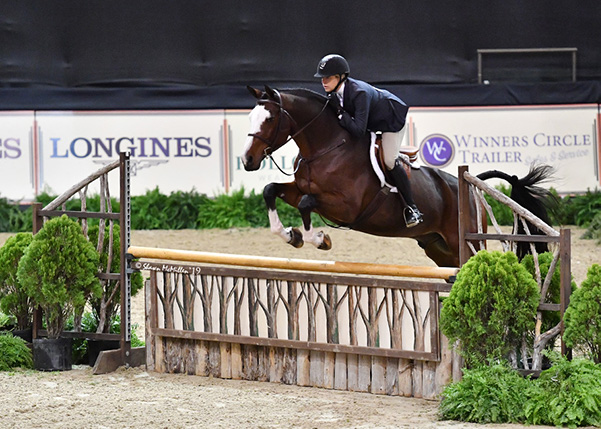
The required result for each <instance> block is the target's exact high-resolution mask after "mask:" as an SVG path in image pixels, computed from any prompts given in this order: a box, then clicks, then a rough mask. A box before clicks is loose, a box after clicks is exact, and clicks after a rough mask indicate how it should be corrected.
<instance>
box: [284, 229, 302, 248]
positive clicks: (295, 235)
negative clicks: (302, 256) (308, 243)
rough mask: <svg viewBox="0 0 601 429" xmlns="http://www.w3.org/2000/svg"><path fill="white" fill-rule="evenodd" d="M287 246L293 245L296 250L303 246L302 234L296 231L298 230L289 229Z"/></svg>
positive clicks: (298, 230)
mask: <svg viewBox="0 0 601 429" xmlns="http://www.w3.org/2000/svg"><path fill="white" fill-rule="evenodd" d="M288 244H291V245H293V246H294V247H296V248H297V249H300V248H301V247H303V244H305V242H304V241H303V234H302V232H300V229H298V228H291V229H290V240H289V241H288Z"/></svg>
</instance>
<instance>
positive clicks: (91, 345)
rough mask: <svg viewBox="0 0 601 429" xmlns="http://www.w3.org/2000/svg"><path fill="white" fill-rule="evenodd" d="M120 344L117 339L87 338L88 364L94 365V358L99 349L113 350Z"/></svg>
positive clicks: (96, 357) (96, 356)
mask: <svg viewBox="0 0 601 429" xmlns="http://www.w3.org/2000/svg"><path fill="white" fill-rule="evenodd" d="M120 346H121V342H120V341H119V340H88V364H89V365H90V366H94V365H96V359H98V355H99V354H100V352H101V351H104V350H115V349H118V348H119V347H120Z"/></svg>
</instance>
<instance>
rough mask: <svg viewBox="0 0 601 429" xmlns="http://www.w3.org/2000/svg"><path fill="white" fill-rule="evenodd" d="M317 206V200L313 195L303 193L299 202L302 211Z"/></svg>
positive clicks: (310, 209)
mask: <svg viewBox="0 0 601 429" xmlns="http://www.w3.org/2000/svg"><path fill="white" fill-rule="evenodd" d="M315 207H317V200H316V199H315V197H314V196H313V195H303V196H302V197H301V199H300V201H299V203H298V210H299V211H300V212H301V213H306V212H311V211H312V210H313V209H314V208H315Z"/></svg>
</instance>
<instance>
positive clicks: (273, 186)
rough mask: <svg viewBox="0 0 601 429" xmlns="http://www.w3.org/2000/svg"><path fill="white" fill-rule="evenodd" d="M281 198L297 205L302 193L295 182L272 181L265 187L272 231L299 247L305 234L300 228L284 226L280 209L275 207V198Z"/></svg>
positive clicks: (264, 196) (289, 203)
mask: <svg viewBox="0 0 601 429" xmlns="http://www.w3.org/2000/svg"><path fill="white" fill-rule="evenodd" d="M278 197H279V198H281V199H282V200H283V201H284V202H285V203H286V204H288V205H291V206H292V207H297V208H298V204H299V202H300V200H301V197H302V194H301V193H300V191H299V190H298V188H297V187H296V183H295V182H290V183H270V184H269V185H267V186H265V188H264V189H263V199H264V200H265V204H266V205H267V214H268V216H269V227H270V228H271V232H273V233H274V234H276V235H277V236H279V237H281V238H282V239H283V240H284V241H285V242H286V243H288V244H291V245H292V246H294V247H296V248H299V247H302V246H303V243H304V242H303V234H302V233H301V232H300V230H299V229H298V228H292V227H288V228H284V225H283V224H282V222H281V221H280V217H279V216H278V211H277V209H276V207H275V199H276V198H278Z"/></svg>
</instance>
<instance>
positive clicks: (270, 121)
mask: <svg viewBox="0 0 601 429" xmlns="http://www.w3.org/2000/svg"><path fill="white" fill-rule="evenodd" d="M247 88H248V90H249V91H250V93H251V94H252V95H253V96H255V98H257V105H256V106H255V108H254V109H253V110H252V111H251V112H250V115H249V119H250V132H249V133H248V137H247V138H246V146H245V148H244V154H243V155H242V163H243V164H244V168H245V169H246V171H254V170H258V169H259V167H260V166H261V162H262V161H263V159H264V158H265V156H267V155H269V154H271V153H272V152H274V151H276V150H277V149H279V148H280V147H282V146H283V145H284V144H285V143H286V142H287V141H288V136H289V135H290V132H291V127H292V122H293V121H292V118H291V117H290V115H289V114H288V112H287V111H286V110H285V109H284V107H283V106H282V96H281V95H280V93H279V92H278V91H276V90H274V89H271V88H269V87H268V86H265V91H264V92H263V91H261V90H259V89H255V88H251V87H250V86H249V87H247Z"/></svg>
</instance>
